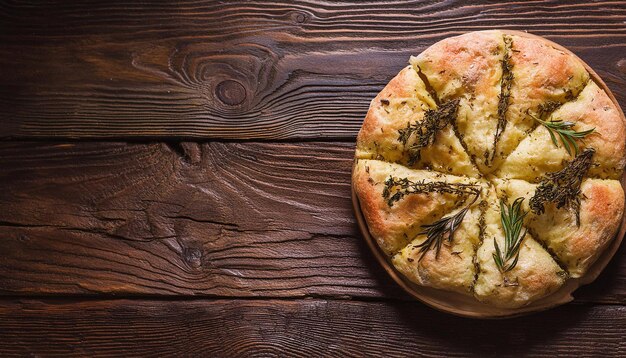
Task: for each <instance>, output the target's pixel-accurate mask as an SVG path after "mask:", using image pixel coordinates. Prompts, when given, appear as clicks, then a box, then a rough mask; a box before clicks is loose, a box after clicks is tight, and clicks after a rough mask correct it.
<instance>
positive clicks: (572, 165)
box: [530, 148, 596, 226]
mask: <svg viewBox="0 0 626 358" xmlns="http://www.w3.org/2000/svg"><path fill="white" fill-rule="evenodd" d="M595 152H596V151H595V149H593V148H587V149H585V150H583V151H582V153H580V155H578V156H576V158H574V160H572V161H571V162H569V163H568V164H567V165H566V166H565V168H563V169H561V170H559V171H558V172H554V173H548V174H546V175H545V177H544V178H543V179H542V180H541V182H539V185H538V186H537V190H536V191H535V195H533V197H532V198H530V209H531V210H532V211H533V212H534V213H536V214H543V212H544V210H545V208H544V204H545V203H547V202H552V203H554V204H556V207H557V208H558V209H560V208H562V207H565V206H567V207H569V208H570V209H571V210H573V211H574V213H575V214H576V225H577V226H580V185H581V184H582V180H583V176H584V175H585V174H586V173H587V171H588V170H589V168H590V167H591V164H592V158H593V155H594V153H595Z"/></svg>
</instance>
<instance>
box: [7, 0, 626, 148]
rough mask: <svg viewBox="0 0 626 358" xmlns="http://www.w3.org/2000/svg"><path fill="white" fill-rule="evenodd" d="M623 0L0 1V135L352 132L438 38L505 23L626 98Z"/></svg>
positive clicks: (276, 135) (336, 134)
mask: <svg viewBox="0 0 626 358" xmlns="http://www.w3.org/2000/svg"><path fill="white" fill-rule="evenodd" d="M625 22H626V4H625V3H624V2H623V1H597V2H592V3H589V2H588V1H568V2H557V1H532V2H531V1H520V2H510V3H508V4H501V3H498V2H491V1H483V2H467V1H443V2H430V1H429V2H422V1H419V2H399V1H396V2H392V1H388V2H368V3H362V2H357V1H354V2H352V3H350V2H340V3H334V2H328V1H319V0H310V1H292V0H290V1H265V2H249V1H228V2H214V1H186V2H172V3H164V2H155V3H153V4H151V5H149V4H145V3H143V2H142V3H141V4H138V3H136V2H134V1H84V2H83V1H81V2H67V1H61V2H54V1H50V2H40V1H35V2H29V1H19V2H17V1H16V2H10V3H6V2H3V4H1V5H0V23H1V24H2V31H0V44H1V46H0V114H1V115H2V118H3V120H2V121H1V122H0V137H4V138H15V137H19V138H42V137H43V138H189V137H196V138H231V139H232V138H235V139H249V138H266V139H286V138H291V139H293V138H354V136H355V135H356V133H357V131H358V128H359V127H360V124H361V120H362V118H363V116H364V114H365V112H366V110H367V107H368V105H369V101H370V100H371V98H373V97H374V95H375V94H376V93H377V92H378V91H379V90H380V89H381V88H382V87H383V85H384V84H385V83H386V82H387V81H388V80H389V79H390V78H391V77H392V76H393V75H395V74H396V73H397V72H398V71H399V70H400V69H401V68H402V67H403V66H404V65H405V64H406V62H407V60H408V57H409V55H411V54H417V53H419V52H421V51H422V50H424V49H425V48H426V47H427V46H429V45H431V44H433V43H434V42H436V41H438V40H441V39H443V38H444V37H447V36H451V35H456V34H459V33H462V32H467V31H472V30H480V29H488V28H510V29H517V30H527V31H530V32H533V33H535V34H538V35H544V36H546V37H548V38H550V39H552V40H555V41H557V42H559V43H561V44H562V45H565V46H567V47H569V48H571V49H572V50H573V51H575V52H576V53H577V54H579V55H580V56H581V57H582V58H583V59H584V60H586V61H587V62H588V63H589V64H590V65H591V66H592V67H593V68H595V69H596V70H597V71H598V72H599V74H600V75H601V76H602V77H604V79H605V80H606V81H607V82H608V85H609V87H611V88H612V89H613V91H614V92H615V94H616V95H617V97H618V99H619V100H620V101H621V102H622V104H624V103H626V80H625V78H626V76H625V74H626V57H624V53H626V26H624V23H625Z"/></svg>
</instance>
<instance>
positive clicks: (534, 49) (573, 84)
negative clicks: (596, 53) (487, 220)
mask: <svg viewBox="0 0 626 358" xmlns="http://www.w3.org/2000/svg"><path fill="white" fill-rule="evenodd" d="M511 40H512V46H511V51H510V56H511V58H510V63H511V66H512V72H513V82H512V86H511V97H510V99H509V105H508V108H507V112H506V120H507V125H506V128H505V130H504V132H503V133H502V136H501V137H500V140H499V142H498V148H497V151H496V154H497V156H498V158H499V159H498V160H495V161H494V166H495V167H497V166H499V164H500V163H501V161H502V160H503V159H504V158H506V157H507V156H508V155H509V153H511V152H512V151H513V150H514V149H515V148H516V147H517V145H518V144H519V143H520V142H521V141H522V139H524V137H526V134H527V133H528V131H530V130H531V129H533V128H534V127H535V126H536V125H537V123H536V122H535V120H534V119H533V118H532V116H530V115H529V112H530V113H531V114H532V113H534V114H539V113H540V112H541V110H540V108H541V106H546V105H547V106H550V105H558V104H561V103H565V102H567V101H569V100H571V99H573V98H575V97H576V96H577V95H578V93H579V92H580V91H581V90H582V89H583V87H584V86H585V84H586V83H587V81H588V80H589V74H588V73H587V71H586V70H585V68H584V66H583V64H582V63H580V61H578V59H576V58H575V57H574V56H572V55H570V54H568V53H565V52H563V51H560V50H558V49H555V48H553V47H552V46H550V45H548V44H547V43H545V42H543V41H538V40H536V39H533V38H526V37H521V36H511Z"/></svg>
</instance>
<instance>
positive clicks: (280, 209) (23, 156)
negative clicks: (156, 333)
mask: <svg viewBox="0 0 626 358" xmlns="http://www.w3.org/2000/svg"><path fill="white" fill-rule="evenodd" d="M352 156H353V144H350V143H336V142H311V143H299V144H296V143H204V144H196V143H182V144H169V145H167V144H161V143H155V144H132V145H128V144H124V143H65V144H63V143H38V142H35V143H2V144H0V168H4V169H3V170H2V172H0V186H1V187H2V189H3V190H2V191H0V207H2V208H3V210H1V211H0V240H1V245H2V255H0V271H1V272H2V275H0V294H4V295H7V294H9V295H16V294H27V295H50V294H116V295H128V294H139V295H211V296H220V297H301V296H333V297H337V296H339V297H348V296H349V297H357V298H358V297H361V298H367V297H387V298H391V297H394V298H402V299H408V297H407V296H405V295H404V294H403V293H401V292H400V291H399V289H398V288H397V287H396V286H395V284H394V283H393V282H392V280H391V279H390V278H388V277H386V275H385V274H384V272H383V271H382V269H381V268H380V267H379V265H378V264H377V263H376V262H375V260H374V259H373V257H372V255H371V254H370V252H369V250H368V248H367V246H366V245H365V243H364V242H363V240H362V238H361V237H360V234H359V233H358V229H357V227H356V224H355V220H354V216H353V213H352V208H351V206H350V205H351V204H350V184H349V183H350V169H351V163H352ZM623 252H624V250H622V251H621V252H620V253H618V254H617V256H616V257H615V259H614V261H613V262H612V264H611V265H610V266H609V268H607V270H606V272H604V273H603V275H602V276H601V278H600V279H599V282H597V283H596V284H594V285H591V286H590V287H586V288H584V289H582V290H581V292H580V293H579V294H578V295H577V296H579V297H580V298H579V300H580V301H587V302H605V303H626V259H623V258H621V255H620V254H621V253H623Z"/></svg>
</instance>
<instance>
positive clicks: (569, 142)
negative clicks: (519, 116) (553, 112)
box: [528, 112, 596, 155]
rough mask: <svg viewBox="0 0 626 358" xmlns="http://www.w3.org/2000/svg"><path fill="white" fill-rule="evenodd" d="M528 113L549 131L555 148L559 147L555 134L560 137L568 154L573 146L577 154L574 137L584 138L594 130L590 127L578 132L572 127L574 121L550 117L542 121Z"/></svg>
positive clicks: (577, 149)
mask: <svg viewBox="0 0 626 358" xmlns="http://www.w3.org/2000/svg"><path fill="white" fill-rule="evenodd" d="M528 114H529V115H530V116H531V117H533V118H534V119H535V120H536V121H537V122H539V123H541V124H542V125H543V126H544V127H546V129H547V130H548V133H550V138H552V143H554V145H555V146H556V147H557V148H558V147H559V143H558V141H557V140H556V136H557V135H558V136H559V138H560V139H561V143H563V146H564V147H565V150H567V153H568V154H569V155H572V148H574V155H578V151H579V150H580V149H579V148H578V144H577V143H576V139H581V138H584V137H586V136H587V135H589V134H591V133H593V131H595V130H596V129H595V128H591V129H587V130H585V131H580V132H578V131H575V130H573V129H572V128H573V127H574V126H575V125H576V123H574V122H570V121H563V120H560V119H558V120H554V119H551V120H549V121H544V120H542V119H541V118H539V117H537V116H534V115H533V114H531V113H530V112H528Z"/></svg>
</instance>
